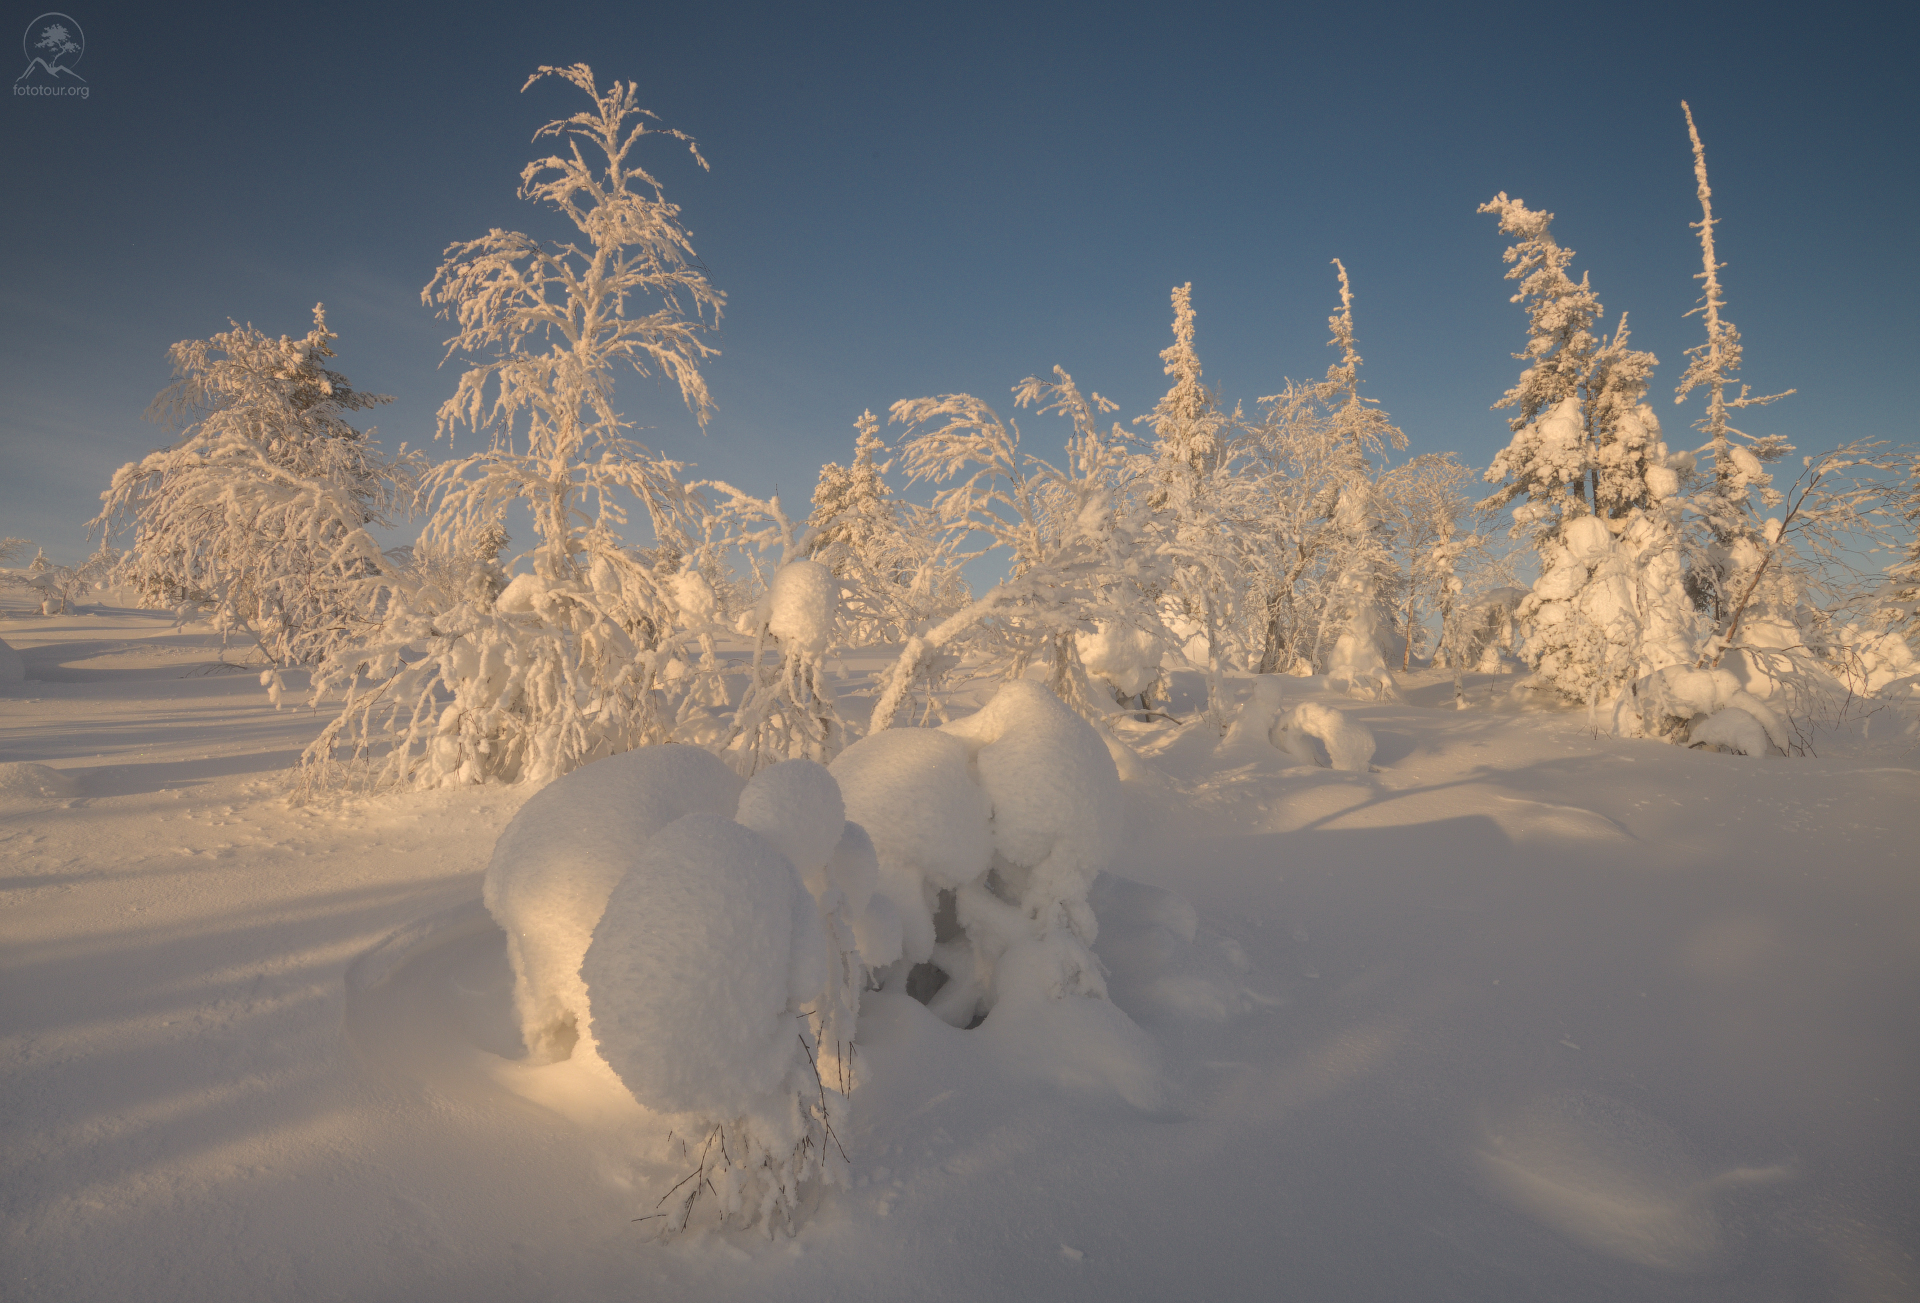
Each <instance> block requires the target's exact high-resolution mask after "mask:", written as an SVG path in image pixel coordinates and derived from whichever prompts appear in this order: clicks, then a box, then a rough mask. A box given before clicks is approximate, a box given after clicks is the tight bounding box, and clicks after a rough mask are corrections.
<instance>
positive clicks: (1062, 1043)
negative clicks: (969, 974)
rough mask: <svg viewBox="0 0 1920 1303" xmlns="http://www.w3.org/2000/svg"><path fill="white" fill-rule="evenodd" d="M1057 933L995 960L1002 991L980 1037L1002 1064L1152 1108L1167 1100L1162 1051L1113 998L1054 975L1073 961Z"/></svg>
mask: <svg viewBox="0 0 1920 1303" xmlns="http://www.w3.org/2000/svg"><path fill="white" fill-rule="evenodd" d="M1067 945H1068V942H1067V938H1066V937H1065V936H1064V934H1061V933H1054V934H1053V935H1051V936H1048V937H1041V938H1037V939H1034V940H1029V941H1025V942H1022V943H1020V944H1019V945H1016V946H1013V947H1012V948H1010V949H1009V950H1008V951H1007V952H1006V953H1005V954H1004V955H1002V956H1001V957H1000V959H999V963H998V969H999V973H998V980H997V983H996V985H997V986H998V987H999V990H1000V996H999V999H998V1000H997V1002H996V1003H995V1004H994V1007H993V1013H992V1016H990V1017H989V1018H988V1019H987V1021H986V1022H985V1023H983V1024H982V1025H981V1027H980V1030H979V1032H978V1033H976V1034H977V1035H979V1036H980V1037H981V1039H982V1040H983V1042H984V1048H986V1049H987V1050H988V1051H989V1052H990V1053H993V1054H995V1055H996V1056H997V1057H998V1058H999V1059H1000V1061H1001V1062H1002V1063H1003V1064H1005V1065H1006V1067H1007V1070H1008V1072H1009V1075H1012V1076H1016V1077H1018V1076H1028V1077H1032V1078H1035V1079H1037V1080H1040V1081H1045V1082H1049V1083H1051V1084H1053V1085H1055V1086H1059V1087H1064V1088H1066V1089H1068V1090H1073V1091H1077V1092H1082V1093H1089V1094H1106V1093H1108V1092H1111V1093H1113V1094H1116V1095H1118V1096H1120V1098H1121V1099H1123V1100H1125V1101H1126V1102H1127V1103H1129V1104H1131V1105H1133V1106H1134V1107H1135V1108H1137V1109H1141V1110H1143V1111H1146V1112H1153V1111H1155V1110H1157V1109H1160V1108H1162V1107H1164V1106H1165V1104H1166V1102H1167V1078H1166V1069H1165V1067H1164V1065H1163V1063H1162V1061H1161V1056H1160V1049H1159V1046H1157V1045H1156V1044H1155V1043H1154V1041H1153V1039H1152V1038H1151V1037H1149V1036H1148V1035H1147V1033H1146V1032H1145V1031H1143V1030H1141V1028H1140V1026H1139V1024H1137V1023H1135V1022H1134V1021H1133V1020H1132V1019H1131V1018H1129V1017H1127V1015H1126V1014H1125V1013H1123V1012H1122V1011H1121V1010H1120V1009H1119V1008H1118V1007H1117V1006H1115V1005H1114V1004H1113V1003H1112V1002H1111V1001H1109V1000H1106V999H1104V998H1102V999H1076V998H1070V997H1073V996H1075V995H1077V994H1084V993H1083V992H1076V991H1074V990H1072V989H1070V988H1063V987H1062V986H1061V985H1060V983H1059V980H1058V979H1059V975H1060V974H1061V972H1062V971H1063V969H1065V968H1067V967H1068V966H1069V965H1070V964H1071V963H1072V962H1073V960H1072V959H1071V958H1070V957H1068V956H1066V955H1063V954H1061V953H1060V952H1061V951H1062V950H1063V949H1064V948H1066V947H1067Z"/></svg>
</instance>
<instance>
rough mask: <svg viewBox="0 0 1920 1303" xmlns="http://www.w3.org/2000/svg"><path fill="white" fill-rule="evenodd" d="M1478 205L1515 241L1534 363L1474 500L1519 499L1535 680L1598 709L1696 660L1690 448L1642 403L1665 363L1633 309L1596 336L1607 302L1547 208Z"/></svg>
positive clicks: (1494, 506)
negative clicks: (1684, 450)
mask: <svg viewBox="0 0 1920 1303" xmlns="http://www.w3.org/2000/svg"><path fill="white" fill-rule="evenodd" d="M1480 211H1481V212H1487V213H1493V214H1495V215H1497V216H1498V217H1499V219H1500V230H1501V231H1502V232H1503V233H1504V234H1507V235H1509V236H1512V237H1514V241H1515V242H1514V243H1513V244H1512V245H1510V246H1508V248H1507V250H1506V253H1505V255H1504V256H1505V260H1506V261H1507V262H1508V263H1509V264H1511V270H1509V271H1508V272H1507V278H1508V279H1509V280H1516V281H1518V282H1519V285H1518V288H1517V289H1516V291H1515V293H1514V295H1513V301H1514V302H1516V303H1523V304H1525V305H1526V308H1527V314H1528V342H1527V347H1526V349H1525V350H1524V351H1522V352H1520V353H1516V354H1514V356H1515V357H1516V358H1518V359H1519V360H1521V361H1523V362H1525V363H1527V366H1526V368H1525V369H1524V370H1523V371H1522V372H1521V375H1520V378H1519V380H1518V381H1517V382H1516V383H1515V385H1514V386H1513V387H1512V388H1511V389H1509V390H1508V391H1507V393H1506V394H1505V395H1504V396H1503V397H1502V398H1501V401H1500V403H1498V404H1497V405H1496V406H1499V407H1511V408H1515V409H1517V410H1516V414H1515V415H1514V416H1513V417H1512V419H1511V420H1510V421H1509V425H1510V427H1511V429H1512V430H1513V438H1512V441H1511V442H1510V443H1509V444H1508V446H1507V447H1506V449H1504V450H1503V451H1502V452H1501V453H1500V454H1499V456H1497V457H1496V458H1495V459H1494V462H1493V465H1492V466H1491V467H1490V468H1489V469H1488V471H1487V479H1488V480H1490V481H1494V482H1499V481H1501V480H1505V483H1504V484H1503V485H1502V487H1501V488H1500V489H1499V490H1498V491H1497V492H1496V493H1494V494H1493V495H1492V496H1490V497H1488V498H1487V499H1486V500H1485V501H1484V502H1482V503H1481V504H1480V505H1481V509H1482V510H1487V511H1493V510H1499V509H1501V508H1504V507H1507V506H1509V505H1512V507H1513V530H1512V532H1513V534H1514V536H1515V537H1519V536H1521V535H1523V534H1524V535H1527V536H1529V537H1530V538H1531V540H1532V542H1533V545H1534V546H1535V548H1536V549H1537V550H1538V551H1539V553H1540V565H1541V575H1540V578H1539V580H1538V582H1537V583H1536V584H1535V586H1534V590H1533V592H1532V593H1531V594H1529V595H1528V597H1527V598H1526V600H1525V601H1523V602H1522V603H1521V605H1520V607H1519V608H1518V609H1517V610H1516V611H1515V616H1516V617H1517V618H1518V619H1519V621H1520V622H1521V623H1522V624H1523V625H1524V626H1526V627H1527V628H1528V629H1529V631H1530V632H1529V637H1528V640H1527V644H1526V655H1527V660H1528V663H1529V665H1530V666H1531V667H1532V668H1533V670H1534V672H1535V674H1536V675H1537V681H1538V682H1540V683H1542V684H1545V685H1547V686H1549V687H1551V688H1552V689H1554V690H1555V691H1556V692H1558V693H1559V694H1560V695H1561V696H1562V697H1565V698H1567V699H1569V700H1573V701H1580V702H1585V703H1587V704H1588V705H1594V706H1597V705H1598V704H1600V703H1602V702H1610V701H1613V700H1615V699H1617V698H1618V697H1619V695H1620V694H1621V692H1622V691H1623V690H1624V689H1625V688H1626V686H1627V685H1628V684H1630V683H1632V682H1633V681H1634V680H1635V679H1636V678H1638V677H1640V676H1641V675H1644V674H1647V673H1649V672H1652V671H1653V670H1657V669H1659V668H1660V667H1662V666H1664V665H1670V664H1674V663H1676V662H1678V661H1680V660H1684V659H1685V658H1686V657H1687V656H1688V655H1689V649H1690V647H1691V645H1692V642H1693V636H1692V616H1691V612H1690V610H1689V600H1688V597H1687V593H1686V588H1685V584H1684V565H1683V560H1682V546H1681V539H1680V536H1679V533H1678V504H1677V503H1676V502H1675V501H1673V499H1674V497H1675V494H1676V493H1677V492H1678V489H1679V473H1680V472H1679V471H1678V470H1676V465H1682V466H1683V459H1675V458H1673V457H1672V456H1671V455H1670V454H1669V453H1668V450H1667V448H1666V445H1665V444H1664V443H1663V442H1661V431H1660V423H1659V420H1658V418H1657V417H1656V416H1655V415H1654V413H1653V410H1652V409H1651V408H1650V407H1648V406H1647V404H1646V403H1645V401H1644V399H1645V396H1646V388H1647V382H1648V378H1649V377H1650V376H1651V374H1652V372H1653V369H1654V368H1655V367H1656V366H1657V365H1658V361H1657V359H1656V358H1655V357H1654V356H1653V354H1651V353H1647V352H1644V351H1642V350H1638V349H1634V348H1632V347H1630V346H1629V334H1628V330H1627V325H1626V317H1625V315H1624V314H1622V316H1621V318H1620V321H1619V324H1618V325H1617V326H1616V328H1615V329H1614V332H1613V334H1612V335H1611V337H1605V336H1602V335H1600V334H1597V333H1596V330H1597V329H1598V326H1599V323H1600V320H1601V317H1602V314H1603V311H1604V309H1603V308H1602V306H1601V304H1600V301H1599V299H1598V297H1597V296H1596V295H1595V294H1594V292H1593V289H1592V286H1591V284H1590V282H1589V279H1588V277H1587V275H1586V274H1585V273H1583V274H1582V275H1581V278H1580V280H1579V282H1578V283H1575V282H1574V280H1573V279H1572V277H1571V275H1570V274H1569V272H1568V268H1569V266H1570V265H1571V263H1572V260H1573V257H1574V252H1573V250H1571V249H1568V248H1565V247H1564V246H1562V245H1561V244H1560V243H1559V242H1558V240H1556V239H1555V238H1554V235H1553V230H1552V222H1553V214H1551V213H1544V212H1534V211H1532V210H1530V209H1528V208H1527V206H1526V204H1525V203H1524V202H1522V201H1521V200H1518V199H1509V198H1508V197H1507V196H1506V195H1505V194H1504V193H1502V194H1500V195H1498V196H1496V197H1495V198H1494V199H1493V200H1492V201H1490V202H1489V203H1486V204H1483V205H1482V206H1481V209H1480ZM1581 521H1590V522H1592V523H1591V524H1582V525H1578V526H1577V527H1576V522H1581Z"/></svg>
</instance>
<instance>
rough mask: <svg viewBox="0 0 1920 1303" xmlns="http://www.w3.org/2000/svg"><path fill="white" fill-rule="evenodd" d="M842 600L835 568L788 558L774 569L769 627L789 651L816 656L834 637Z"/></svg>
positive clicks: (793, 653)
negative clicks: (836, 608) (838, 610)
mask: <svg viewBox="0 0 1920 1303" xmlns="http://www.w3.org/2000/svg"><path fill="white" fill-rule="evenodd" d="M839 603H840V592H839V584H838V582H837V581H835V579H834V577H833V571H831V570H829V569H827V568H826V567H825V566H823V565H821V564H820V563H819V562H818V561H807V560H804V559H803V560H799V561H789V562H787V564H785V565H783V566H781V567H780V569H779V570H777V571H775V572H774V576H773V584H772V585H771V588H770V590H769V592H768V594H767V631H768V632H769V633H771V634H772V635H773V636H774V637H776V638H778V639H779V640H780V645H781V646H782V647H784V648H785V649H786V650H787V652H788V653H789V654H791V655H796V656H800V657H802V658H804V659H809V660H817V659H819V658H820V657H821V656H823V655H825V654H826V650H827V644H828V643H830V642H832V641H833V613H834V608H835V607H837V606H838V605H839Z"/></svg>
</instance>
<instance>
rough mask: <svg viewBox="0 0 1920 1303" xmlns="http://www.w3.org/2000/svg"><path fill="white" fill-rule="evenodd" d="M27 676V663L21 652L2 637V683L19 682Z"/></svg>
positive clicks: (0, 650) (0, 657) (0, 677)
mask: <svg viewBox="0 0 1920 1303" xmlns="http://www.w3.org/2000/svg"><path fill="white" fill-rule="evenodd" d="M26 677H27V663H26V661H24V660H22V659H21V657H20V653H19V652H18V651H15V650H14V649H13V647H11V646H10V645H8V643H7V640H6V639H5V638H0V683H19V682H21V681H22V680H24V679H25V678H26Z"/></svg>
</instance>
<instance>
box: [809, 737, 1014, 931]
mask: <svg viewBox="0 0 1920 1303" xmlns="http://www.w3.org/2000/svg"><path fill="white" fill-rule="evenodd" d="M831 769H832V772H833V776H834V778H835V779H837V780H838V781H839V784H840V793H841V796H842V797H843V798H844V799H845V802H846V811H847V818H849V819H851V820H853V821H854V822H855V823H858V824H859V825H860V826H861V827H863V828H865V829H866V830H867V832H868V834H869V835H870V836H871V837H872V839H873V847H874V850H875V851H876V852H877V854H878V858H879V875H878V876H879V884H878V886H877V887H876V889H875V890H876V892H877V894H879V895H881V896H884V897H885V898H886V899H887V900H888V901H889V902H890V903H891V904H892V905H893V908H894V910H895V911H896V912H897V913H898V915H899V917H900V926H901V930H902V933H903V944H904V946H905V954H906V958H907V959H908V960H909V961H910V962H912V963H920V962H921V961H923V960H925V959H926V958H927V957H928V956H929V955H931V954H932V953H933V906H932V903H931V902H930V901H929V900H928V899H927V893H926V891H925V888H924V887H923V885H922V884H923V883H924V884H928V885H931V886H932V887H933V888H934V889H935V890H939V889H942V888H948V889H950V888H953V887H958V886H959V885H961V884H962V883H965V882H971V881H973V880H974V879H975V878H977V877H979V876H980V875H981V874H983V873H985V872H986V871H987V867H988V866H989V864H991V862H992V859H993V840H992V833H991V832H990V831H989V828H988V818H989V816H990V813H991V811H990V808H989V806H988V805H987V798H986V796H985V794H984V793H982V792H981V790H980V788H979V787H978V785H977V784H976V783H975V782H974V780H973V776H972V772H971V765H970V762H969V759H968V756H967V746H966V743H964V742H962V741H961V740H960V739H958V738H956V737H952V736H950V735H948V734H946V733H938V732H932V731H929V730H925V729H909V728H894V729H886V730H884V731H882V732H879V733H876V734H874V735H873V736H872V737H868V738H862V739H861V740H860V741H858V742H855V743H854V744H853V745H852V746H850V747H848V748H847V749H846V750H845V751H842V752H841V753H840V754H839V755H838V756H836V757H835V758H834V761H833V764H832V766H831Z"/></svg>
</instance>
